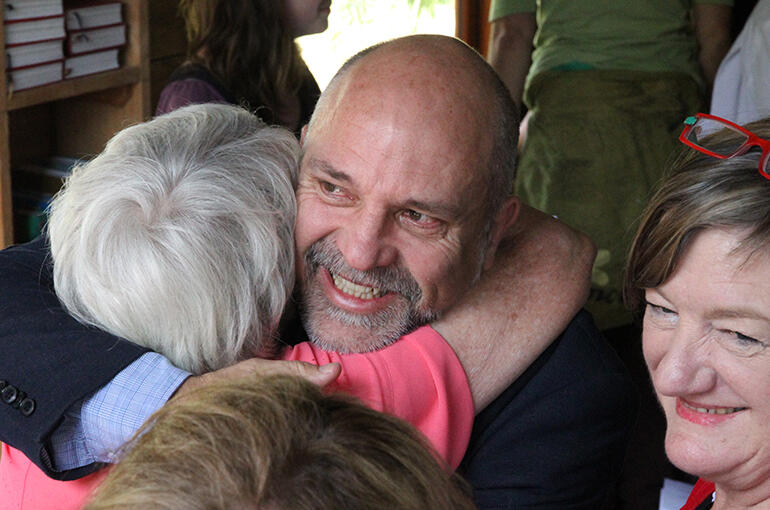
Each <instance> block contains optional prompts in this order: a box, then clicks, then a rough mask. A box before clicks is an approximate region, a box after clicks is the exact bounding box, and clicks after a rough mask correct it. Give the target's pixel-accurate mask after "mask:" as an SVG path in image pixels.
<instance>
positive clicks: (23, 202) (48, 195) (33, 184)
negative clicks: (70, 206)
mask: <svg viewBox="0 0 770 510" xmlns="http://www.w3.org/2000/svg"><path fill="white" fill-rule="evenodd" d="M79 163H80V161H79V160H77V159H75V158H68V157H64V156H52V157H50V158H47V159H45V160H42V161H39V162H36V163H29V164H26V165H21V166H19V167H16V168H14V169H13V170H12V179H13V205H14V208H13V221H14V231H15V232H16V240H17V241H18V242H26V241H30V240H32V239H34V238H35V237H37V236H38V235H40V233H41V232H42V231H43V228H44V227H45V224H46V219H47V214H48V212H47V211H48V206H49V205H50V203H51V199H52V197H53V195H55V194H56V192H57V191H59V188H60V187H61V185H62V183H63V182H64V179H65V178H66V177H67V176H69V175H70V174H71V173H72V169H73V168H74V167H75V165H77V164H79Z"/></svg>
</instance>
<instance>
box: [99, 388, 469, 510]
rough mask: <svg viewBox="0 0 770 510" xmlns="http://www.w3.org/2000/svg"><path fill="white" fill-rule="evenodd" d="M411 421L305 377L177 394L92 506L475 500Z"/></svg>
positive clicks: (334, 505) (297, 506)
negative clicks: (324, 389) (326, 389)
mask: <svg viewBox="0 0 770 510" xmlns="http://www.w3.org/2000/svg"><path fill="white" fill-rule="evenodd" d="M426 444H427V443H426V442H425V440H424V439H423V438H422V436H420V435H419V432H417V431H416V430H415V429H414V428H413V427H412V426H411V425H409V424H407V423H406V422H403V421H401V420H399V419H397V418H394V417H392V416H387V415H384V414H381V413H379V412H377V411H374V410H372V409H369V408H367V407H366V406H364V405H363V404H360V403H358V402H356V401H354V400H353V399H352V398H349V397H346V396H343V395H339V394H331V395H327V394H324V393H323V392H322V391H321V390H320V389H318V388H317V387H316V386H314V385H312V384H311V383H308V382H307V381H304V380H302V379H299V378H296V377H289V376H274V377H266V378H263V379H260V380H258V381H254V380H253V379H252V380H244V381H239V382H230V383H224V384H217V385H212V386H210V387H207V388H203V389H202V390H201V391H199V392H196V393H194V394H190V395H189V396H185V397H182V398H180V399H179V400H172V401H171V402H170V403H169V404H167V406H166V407H165V408H163V409H161V410H160V411H159V412H158V413H156V415H154V417H153V418H151V419H150V420H149V422H148V425H146V426H145V428H144V430H142V431H140V432H139V433H138V434H137V439H135V440H134V442H133V443H132V444H129V446H128V451H127V453H126V454H125V456H124V457H123V458H122V459H121V460H120V461H119V462H118V464H117V465H116V466H115V467H114V468H113V471H112V472H111V473H110V474H109V476H108V477H107V479H106V480H105V482H104V483H103V484H102V486H101V487H100V488H99V489H98V490H97V492H96V497H95V499H94V500H93V501H92V504H91V505H90V506H88V507H87V508H88V509H90V510H97V509H107V508H112V509H124V508H125V509H128V508H158V509H178V508H185V509H191V510H194V509H201V510H202V509H207V510H213V509H227V508H260V509H271V510H320V509H328V510H332V509H334V510H344V509H351V510H353V509H356V510H361V509H373V510H374V509H377V510H393V509H396V508H398V509H400V510H431V509H435V510H452V509H472V508H474V507H473V504H472V503H471V501H470V498H469V496H468V492H467V488H466V485H465V484H464V482H462V481H461V480H460V479H459V478H457V477H456V476H455V475H453V474H452V473H451V472H450V471H449V468H448V467H446V466H444V465H440V464H439V463H438V461H437V460H436V457H435V456H434V454H433V453H432V452H430V451H429V450H428V447H427V446H426Z"/></svg>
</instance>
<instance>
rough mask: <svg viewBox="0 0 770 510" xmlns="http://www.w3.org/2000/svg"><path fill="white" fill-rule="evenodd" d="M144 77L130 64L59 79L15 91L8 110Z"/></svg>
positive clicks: (131, 81) (134, 81) (137, 68)
mask: <svg viewBox="0 0 770 510" xmlns="http://www.w3.org/2000/svg"><path fill="white" fill-rule="evenodd" d="M141 78H142V72H141V69H140V68H139V67H135V66H130V67H122V68H120V69H115V70H114V71H106V72H103V73H98V74H93V75H90V76H82V77H80V78H73V79H71V80H64V81H59V82H56V83H51V84H49V85H44V86H42V87H36V88H33V89H28V90H22V91H19V92H15V93H13V95H11V97H9V98H8V103H7V108H8V110H18V109H20V108H27V107H28V106H34V105H37V104H42V103H47V102H50V101H58V100H60V99H68V98H71V97H76V96H80V95H83V94H89V93H91V92H99V91H102V90H107V89H111V88H115V87H120V86H123V85H131V84H134V83H138V82H139V81H140V79H141Z"/></svg>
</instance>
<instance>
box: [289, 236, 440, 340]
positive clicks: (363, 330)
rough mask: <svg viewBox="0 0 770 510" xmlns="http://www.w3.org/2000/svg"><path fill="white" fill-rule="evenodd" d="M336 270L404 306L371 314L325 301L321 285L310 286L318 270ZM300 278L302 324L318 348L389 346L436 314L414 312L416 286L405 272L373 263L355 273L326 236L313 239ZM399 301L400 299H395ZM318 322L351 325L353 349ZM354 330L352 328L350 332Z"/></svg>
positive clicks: (419, 293) (419, 295) (418, 296)
mask: <svg viewBox="0 0 770 510" xmlns="http://www.w3.org/2000/svg"><path fill="white" fill-rule="evenodd" d="M322 267H323V268H326V269H327V270H329V271H330V272H331V273H334V274H339V275H340V276H343V277H344V278H346V279H349V280H352V281H354V282H356V283H358V284H361V285H364V286H368V287H377V288H378V289H380V291H381V294H382V295H384V294H386V293H390V292H392V293H395V294H398V295H399V296H400V297H401V298H403V299H405V300H406V301H407V305H406V307H405V308H404V307H403V306H390V307H387V308H385V309H384V310H382V311H380V312H377V313H374V314H365V315H364V314H357V313H350V312H347V311H345V310H342V309H340V308H338V307H336V306H334V305H332V304H331V303H330V302H329V299H328V297H327V296H326V294H325V292H324V291H323V288H321V286H320V285H313V284H312V283H311V282H313V281H314V277H315V275H316V274H317V273H318V271H319V269H320V268H322ZM304 276H305V279H304V283H303V288H302V303H301V308H302V309H301V317H302V324H303V326H304V327H305V331H307V334H308V338H309V339H310V341H311V342H313V343H314V344H316V345H318V346H319V347H321V348H322V349H326V350H333V351H337V352H367V351H373V350H377V349H380V348H382V347H385V346H386V345H389V344H391V343H393V342H395V341H396V340H398V339H399V338H400V337H401V336H403V335H405V334H407V333H409V332H411V331H413V330H415V329H417V328H418V327H420V326H422V325H424V324H427V323H429V322H432V321H434V320H436V319H437V318H438V315H439V314H438V313H437V312H436V311H434V310H420V309H419V308H418V304H419V302H420V300H421V298H422V290H421V289H420V286H419V285H418V283H417V281H416V280H415V279H414V277H413V276H412V275H411V273H410V272H409V271H408V270H406V269H405V268H401V267H398V266H388V267H377V268H374V269H371V270H369V271H358V270H356V269H353V268H351V267H349V266H348V265H347V264H346V263H345V259H344V257H343V256H342V253H341V252H340V251H339V249H338V248H337V247H336V246H335V245H334V243H333V242H332V241H330V240H328V239H327V238H324V239H321V240H319V241H316V242H315V243H313V245H312V246H310V248H308V250H307V252H306V253H305V275H304ZM400 303H403V300H401V301H400ZM324 321H334V322H337V323H339V324H341V325H343V326H346V327H349V328H351V330H352V331H351V332H350V333H351V335H350V336H351V337H357V340H356V339H354V338H353V339H354V340H355V341H354V342H353V343H354V345H355V347H349V346H348V347H345V346H342V345H341V343H340V342H339V339H334V338H325V337H324V336H322V335H323V325H322V322H324ZM355 330H358V331H355Z"/></svg>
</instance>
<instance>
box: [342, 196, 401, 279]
mask: <svg viewBox="0 0 770 510" xmlns="http://www.w3.org/2000/svg"><path fill="white" fill-rule="evenodd" d="M392 228H393V226H392V225H391V224H390V222H389V221H388V216H387V215H386V214H385V213H378V212H369V211H362V212H361V213H360V214H358V215H355V216H354V217H353V218H351V222H350V224H349V225H347V227H346V228H345V229H344V232H343V233H342V236H340V237H341V238H340V239H338V241H337V242H338V247H339V249H340V251H341V252H342V255H343V256H344V257H345V261H346V262H347V264H348V265H349V266H350V267H352V268H354V269H358V270H359V271H367V270H369V269H373V268H375V267H385V266H389V265H392V264H393V263H395V262H396V258H397V250H396V248H395V246H393V244H392V243H391V242H390V238H391V234H392V232H391V230H392Z"/></svg>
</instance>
